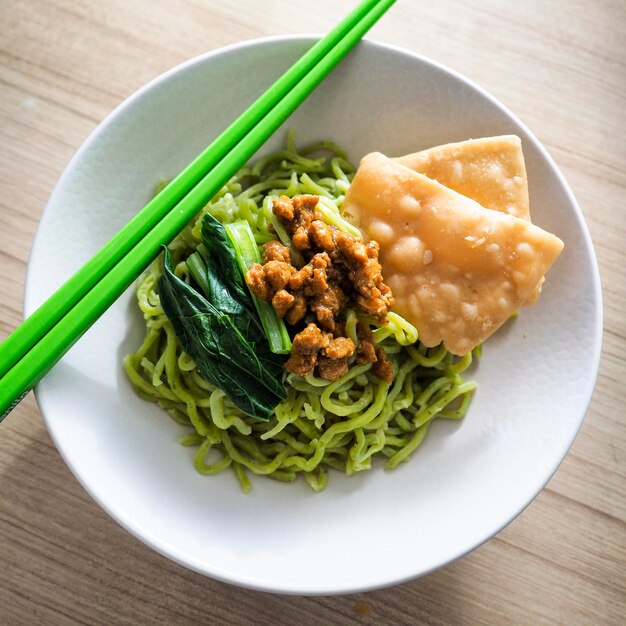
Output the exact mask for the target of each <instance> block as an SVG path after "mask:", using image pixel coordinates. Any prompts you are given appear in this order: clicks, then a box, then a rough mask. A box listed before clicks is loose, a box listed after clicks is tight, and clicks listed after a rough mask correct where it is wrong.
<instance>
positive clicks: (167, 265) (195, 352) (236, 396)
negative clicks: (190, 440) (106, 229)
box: [158, 249, 287, 421]
mask: <svg viewBox="0 0 626 626" xmlns="http://www.w3.org/2000/svg"><path fill="white" fill-rule="evenodd" d="M201 260H202V259H201V257H200V261H201ZM196 261H198V259H196ZM163 266H164V272H163V275H162V276H161V277H160V278H159V283H158V287H159V296H160V299H161V305H162V307H163V311H164V312H165V314H166V315H167V318H168V319H169V321H170V323H171V324H172V327H173V328H174V332H175V333H176V336H177V338H178V340H179V341H180V344H181V346H182V347H183V349H184V350H185V352H187V354H189V355H190V356H191V357H192V358H193V360H194V361H195V363H196V365H197V367H198V369H199V370H200V371H201V372H202V374H203V375H204V376H205V378H206V379H207V380H208V381H209V382H210V383H212V384H214V385H216V386H217V387H219V388H220V389H222V390H223V391H224V392H225V393H226V394H227V395H228V397H229V398H230V399H231V400H232V402H233V403H234V404H235V405H236V406H238V407H239V408H240V409H241V410H242V411H243V412H244V413H246V414H247V415H251V416H253V417H256V418H258V419H261V420H265V421H267V420H268V419H269V418H270V415H271V414H272V411H273V410H274V408H275V407H276V405H278V404H279V403H280V402H281V401H282V400H284V399H285V398H286V397H287V393H286V391H285V388H284V387H283V385H282V384H281V382H280V373H281V372H282V361H283V359H282V358H281V357H279V356H277V355H275V354H272V352H270V350H269V346H268V344H267V340H266V339H265V337H264V335H263V333H262V331H261V329H260V328H259V324H258V321H257V320H256V318H255V316H251V315H250V314H249V313H248V311H247V310H246V308H245V307H244V306H243V305H242V304H241V302H238V300H236V299H235V298H233V296H232V294H231V292H230V290H229V287H230V285H226V284H225V283H224V282H222V281H221V278H220V276H219V275H218V273H217V272H216V271H215V270H214V268H211V267H207V279H208V283H209V292H210V293H209V294H207V296H208V297H209V298H211V299H212V301H209V300H207V299H206V298H204V297H203V296H202V295H201V294H200V293H198V292H197V291H196V290H195V289H194V288H193V287H191V286H190V285H188V284H187V283H185V282H184V281H182V280H181V279H180V278H178V277H177V276H176V275H175V274H174V273H173V271H172V269H171V261H170V255H169V251H168V250H167V249H165V250H164V260H163ZM199 269H200V270H201V267H199V265H198V264H196V271H197V270H199ZM211 283H213V284H212V285H211Z"/></svg>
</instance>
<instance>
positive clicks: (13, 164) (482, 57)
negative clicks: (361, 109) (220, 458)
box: [0, 0, 626, 625]
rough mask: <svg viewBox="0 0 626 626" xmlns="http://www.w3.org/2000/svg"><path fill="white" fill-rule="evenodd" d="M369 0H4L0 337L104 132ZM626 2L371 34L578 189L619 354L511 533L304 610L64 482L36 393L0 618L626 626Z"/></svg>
mask: <svg viewBox="0 0 626 626" xmlns="http://www.w3.org/2000/svg"><path fill="white" fill-rule="evenodd" d="M355 4H356V2H355V1H354V0H351V1H350V2H342V3H337V2H334V1H333V0H320V1H319V2H316V3H315V4H314V5H313V4H312V3H310V2H306V1H305V0H291V1H289V2H288V1H287V0H273V1H270V0H268V1H266V2H253V1H252V0H245V1H241V2H237V3H227V2H223V1H221V0H174V1H167V0H156V1H155V2H150V1H148V0H135V1H134V2H127V1H126V0H111V1H110V2H107V3H98V2H95V1H93V0H49V1H48V0H23V1H22V2H4V3H0V20H1V23H2V28H0V164H1V167H0V266H1V267H2V272H0V339H2V338H3V337H5V336H6V335H7V334H8V333H9V332H10V330H11V329H12V328H14V327H15V326H16V325H17V324H18V323H19V321H20V319H21V311H22V293H23V284H24V276H25V271H26V263H27V259H28V253H29V251H30V246H31V242H32V238H33V236H34V232H35V229H36V226H37V223H38V220H39V218H40V216H41V212H42V211H43V208H44V206H45V204H46V202H47V199H48V198H49V196H50V193H51V192H52V189H53V188H54V184H55V182H56V180H57V179H58V177H59V176H60V174H61V172H62V171H63V169H64V168H65V166H66V165H67V162H68V161H69V159H70V158H71V156H72V154H73V153H74V152H75V151H76V150H77V149H78V147H79V146H80V145H81V143H82V142H83V141H84V140H85V139H86V137H87V136H88V135H89V133H90V132H91V130H92V129H93V128H94V127H95V126H96V125H97V123H98V122H99V121H101V120H102V119H103V118H104V117H105V116H106V115H107V114H108V113H109V112H110V111H111V110H112V109H113V108H114V107H115V106H116V105H117V104H119V102H121V101H122V100H123V99H124V98H126V97H128V96H129V95H131V94H132V93H133V92H134V91H135V90H136V89H137V88H139V87H140V86H141V85H143V84H144V83H146V82H147V81H149V80H151V79H152V78H154V77H155V76H157V75H158V74H160V73H161V72H163V71H165V70H167V69H169V68H170V67H172V66H173V65H175V64H177V63H180V62H182V61H184V60H186V59H188V58H190V57H192V56H195V55H197V54H201V53H203V52H205V51H207V50H210V49H214V48H217V47H219V46H222V45H227V44H230V43H234V42H236V41H240V40H242V39H250V38H253V37H260V36H265V35H275V34H281V33H299V32H325V31H327V30H328V29H329V28H331V27H332V26H333V25H334V24H335V23H336V21H337V20H338V19H339V18H340V17H341V16H342V15H344V14H345V12H347V11H348V10H349V8H350V7H352V6H354V5H355ZM625 22H626V5H625V4H624V3H623V2H621V1H619V0H598V1H592V0H574V1H573V2H569V3H567V4H564V3H561V2H559V1H558V0H549V1H548V2H540V1H539V0H530V1H529V2H523V3H510V2H508V1H507V0H486V1H485V2H481V3H458V2H455V1H453V0H443V1H441V2H437V3H434V2H433V3H421V2H420V3H418V2H399V3H397V4H396V6H395V7H394V8H393V9H392V11H391V12H390V13H389V14H388V15H387V16H386V17H385V19H384V20H383V21H382V22H381V23H380V24H378V25H376V27H375V28H374V29H373V31H372V33H371V37H372V38H375V39H379V40H382V41H386V42H389V43H394V44H397V45H400V46H403V47H405V48H408V49H410V50H414V51H415V52H419V53H422V54H426V55H428V56H431V57H433V58H435V59H437V60H438V61H440V62H442V63H444V64H447V65H449V66H450V67H453V68H454V69H456V70H458V71H460V72H461V73H463V74H465V75H467V76H468V77H470V78H472V79H474V80H475V81H477V82H478V83H480V84H481V85H482V86H484V87H485V88H486V89H488V90H489V91H491V92H492V93H493V94H494V95H495V96H496V97H498V98H500V99H501V100H502V101H503V102H504V103H505V104H506V105H507V106H509V107H510V108H511V109H512V110H513V111H514V112H515V113H516V114H518V115H519V116H520V117H521V118H522V119H523V120H524V121H525V122H526V123H527V124H528V126H529V127H530V128H531V129H533V131H534V132H535V133H536V134H537V136H538V137H539V139H540V140H541V141H543V142H544V143H545V145H546V147H547V148H548V150H549V151H550V152H551V154H552V156H553V157H554V158H555V160H556V161H557V163H558V164H559V166H560V167H561V169H562V171H563V173H564V174H565V176H566V178H567V179H568V181H569V183H570V185H571V186H572V189H573V191H574V193H575V194H576V197H577V199H578V201H579V203H580V205H581V207H582V210H583V213H584V214H585V217H586V219H587V222H588V225H589V228H590V231H591V235H592V238H593V241H594V243H595V247H596V252H597V255H598V260H599V263H600V269H601V277H602V285H603V293H604V305H605V337H604V346H603V358H602V364H601V368H600V374H599V378H598V384H597V387H596V390H595V393H594V397H593V400H592V403H591V407H590V410H589V413H588V415H587V418H586V420H585V423H584V424H583V427H582V429H581V432H580V434H579V436H578V438H577V440H576V442H575V443H574V446H573V448H572V450H571V452H570V454H569V455H568V457H567V458H566V460H565V461H564V463H563V464H562V466H561V468H560V469H559V471H558V472H557V474H556V475H555V477H554V478H553V479H552V481H551V482H550V483H549V485H548V487H547V488H546V489H545V490H544V491H543V492H542V493H541V494H540V496H539V497H538V498H537V499H536V500H535V501H534V502H533V504H532V505H531V506H530V507H529V508H528V509H527V510H526V511H525V512H524V513H523V514H522V515H521V516H520V517H519V518H518V519H517V520H516V521H515V522H513V523H512V524H511V525H510V526H509V527H507V528H506V529H505V530H504V531H502V532H501V533H500V534H499V535H498V537H496V538H495V539H493V540H492V541H490V542H488V543H487V544H485V545H484V546H482V547H481V548H479V549H478V550H476V551H474V552H473V553H472V554H471V555H469V556H467V557H465V558H464V559H462V560H460V561H458V562H456V563H454V564H452V565H450V566H448V567H446V568H444V569H442V570H440V571H437V572H435V573H433V574H431V575H429V576H426V577H424V578H422V579H420V580H416V581H412V582H408V583H405V584H403V585H399V586H396V587H394V588H391V589H385V590H379V591H374V592H370V593H367V594H356V595H350V596H344V597H323V598H291V597H280V596H273V595H269V594H261V593H256V592H252V591H247V590H240V589H235V588H233V587H230V586H228V585H225V584H222V583H218V582H216V581H213V580H210V579H207V578H204V577H202V576H199V575H196V574H194V573H192V572H189V571H187V570H185V569H184V568H182V567H180V566H178V565H175V564H174V563H171V562H169V561H167V560H166V559H164V558H163V557H161V556H159V555H157V554H156V553H154V552H152V551H151V550H149V549H148V548H147V547H145V546H143V545H142V544H141V543H139V542H138V541H137V540H135V539H134V538H133V537H131V536H130V535H128V534H127V533H126V532H125V531H123V530H122V529H121V528H120V527H119V526H117V525H116V524H115V523H114V522H113V521H112V520H111V519H109V518H108V517H107V516H106V514H105V513H104V512H103V511H101V510H100V508H99V507H98V506H97V505H96V504H95V503H93V502H92V501H91V499H90V498H89V496H88V495H87V494H86V493H85V492H84V491H83V490H82V488H81V487H80V486H79V485H78V483H77V482H76V480H75V479H74V478H73V477H72V475H71V474H70V472H69V471H68V469H67V468H66V467H65V465H64V463H63V461H62V459H61V458H60V456H59V455H58V453H57V452H56V449H55V447H54V445H53V443H52V441H51V440H50V438H49V436H48V434H47V433H46V430H45V427H44V426H43V424H42V420H41V416H40V414H39V412H38V409H37V406H36V403H35V401H34V398H33V397H32V394H31V396H29V397H28V398H27V399H26V400H24V401H23V402H22V404H21V405H20V406H19V407H18V408H17V409H16V410H15V411H14V412H13V413H12V414H11V415H10V416H9V417H8V418H7V419H6V421H5V422H4V423H3V424H2V426H1V427H0V623H6V624H24V623H29V624H67V623H84V624H111V623H115V624H139V623H155V624H158V623H163V624H171V623H176V624H201V623H206V624H242V623H245V624H293V623H302V624H321V623H336V624H416V623H424V624H478V623H480V624H503V623H509V624H529V623H532V624H568V625H569V624H615V625H617V624H623V623H626V607H625V597H626V480H625V478H626V402H625V399H626V391H625V390H624V386H623V385H624V380H625V379H626V376H625V374H626V359H625V357H624V354H625V353H626V314H625V313H624V311H625V310H626V281H625V280H624V277H623V276H624V267H625V266H626V254H625V252H624V251H625V248H626V246H625V245H624V242H625V241H626V203H625V202H624V200H623V199H624V197H625V196H626V142H624V139H623V131H624V126H625V124H624V123H625V121H626V114H625V113H624V110H625V107H624V85H626V47H625V46H624V44H623V41H622V40H623V25H624V23H625Z"/></svg>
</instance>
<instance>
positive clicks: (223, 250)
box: [201, 213, 254, 312]
mask: <svg viewBox="0 0 626 626" xmlns="http://www.w3.org/2000/svg"><path fill="white" fill-rule="evenodd" d="M201 236H202V243H203V244H204V247H205V248H206V249H207V250H208V253H209V254H210V256H211V258H212V259H213V261H214V262H215V266H216V269H217V271H218V273H219V276H220V277H221V279H222V282H223V283H224V284H225V285H228V289H229V290H230V292H231V294H232V295H233V297H234V298H235V299H237V300H239V302H241V303H242V304H243V305H244V306H246V308H248V309H249V310H250V311H251V312H253V311H254V305H253V303H252V296H251V294H250V291H249V290H248V286H247V285H246V282H245V280H244V278H243V276H244V274H245V273H246V271H247V269H248V268H246V269H245V270H243V273H242V271H241V267H240V265H239V261H238V259H237V253H236V251H235V248H234V247H233V244H232V241H231V239H230V237H229V236H228V233H227V232H226V229H225V228H224V226H223V225H222V224H221V222H219V221H218V220H217V219H215V218H214V217H213V216H212V215H211V214H210V213H207V214H206V215H205V216H204V217H203V218H202V229H201Z"/></svg>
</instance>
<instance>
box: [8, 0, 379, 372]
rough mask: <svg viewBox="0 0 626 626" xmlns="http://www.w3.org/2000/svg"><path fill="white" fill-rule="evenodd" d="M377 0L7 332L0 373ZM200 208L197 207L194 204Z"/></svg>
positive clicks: (368, 0)
mask: <svg viewBox="0 0 626 626" xmlns="http://www.w3.org/2000/svg"><path fill="white" fill-rule="evenodd" d="M380 4H381V3H380V2H379V0H365V1H364V2H362V3H361V4H359V5H358V6H357V7H356V8H355V9H354V10H353V11H352V12H351V13H350V14H349V15H348V16H347V17H346V18H345V19H344V20H343V21H341V22H340V23H339V24H338V25H337V26H336V27H335V28H334V29H333V30H331V31H330V32H329V33H328V35H326V37H324V38H323V39H321V40H320V41H318V42H317V43H316V44H315V45H314V46H313V47H312V48H311V49H310V50H309V51H308V52H307V53H306V54H305V55H304V56H302V57H301V58H300V59H299V60H298V61H297V62H296V63H295V64H294V65H293V66H292V67H291V68H289V70H287V72H285V74H283V75H282V76H281V77H280V78H279V79H278V80H277V81H276V82H275V83H274V84H273V85H272V86H271V87H270V88H269V89H268V90H267V91H266V92H265V93H264V94H263V95H262V96H261V97H260V98H259V99H258V100H256V102H254V103H253V104H252V105H251V106H250V107H249V108H248V109H247V110H246V111H244V113H242V115H241V116H239V118H237V120H235V121H234V122H233V123H232V124H231V125H230V126H229V127H228V128H227V129H226V130H225V131H224V132H223V133H222V134H221V135H220V136H219V137H218V138H217V139H215V141H213V142H212V143H211V144H210V145H209V146H208V147H207V148H206V149H205V150H204V151H203V152H202V153H201V154H200V155H199V156H198V157H197V158H196V159H195V160H194V161H192V163H190V164H189V165H188V166H187V167H186V168H185V169H184V170H183V171H182V172H181V173H180V174H179V175H178V176H177V177H176V178H175V179H174V180H173V181H172V182H171V183H170V184H169V185H167V186H166V187H165V188H164V189H163V190H162V191H161V192H160V193H159V194H158V195H157V196H155V197H154V198H153V199H152V200H151V201H150V202H149V203H148V204H147V205H146V206H145V207H144V208H143V209H142V210H141V211H140V212H139V213H138V214H137V215H136V216H135V217H134V218H133V219H132V220H131V221H130V222H128V224H127V225H126V226H125V227H124V228H122V230H120V231H119V232H118V233H117V234H116V235H115V236H114V237H113V238H112V239H111V240H110V241H109V242H108V243H107V244H106V245H105V246H104V247H103V248H102V249H101V250H100V251H99V252H98V253H96V255H95V256H93V257H92V258H91V259H90V260H89V261H87V263H85V265H83V266H82V267H81V268H80V269H79V270H78V271H77V272H76V273H75V274H74V275H73V276H72V277H71V278H70V279H69V280H68V281H67V282H66V283H65V284H64V285H63V286H62V287H60V288H59V289H58V291H56V292H55V293H54V294H53V295H52V296H51V297H50V298H49V299H48V300H47V301H46V302H45V303H44V304H42V305H41V306H40V307H39V308H38V309H37V310H36V311H35V312H34V313H33V314H32V315H30V316H29V317H28V319H27V320H25V321H24V323H23V324H21V325H20V326H19V327H18V328H17V329H16V330H15V331H14V332H13V333H11V334H10V335H9V336H8V337H7V338H6V339H5V340H4V341H3V342H2V343H1V344H0V378H1V377H2V376H3V375H4V374H5V373H6V372H7V371H8V370H9V369H11V367H13V366H14V365H15V364H16V363H17V362H18V361H19V359H21V358H22V357H23V356H24V355H25V354H26V353H27V352H28V351H29V350H30V349H31V348H32V347H33V346H34V345H35V344H36V343H37V341H39V340H40V339H41V338H42V337H43V336H44V335H45V334H46V333H47V332H48V331H49V330H50V329H51V328H52V327H53V326H54V325H55V324H56V323H57V322H58V321H59V320H60V319H61V318H62V317H63V316H64V315H65V314H66V313H67V312H68V311H69V310H70V309H71V308H72V307H73V306H74V305H75V304H76V303H77V302H79V301H80V300H81V298H83V297H84V296H85V294H86V293H87V292H88V291H89V290H90V289H91V288H92V287H93V285H95V284H96V283H97V282H98V281H99V280H100V279H101V278H102V277H103V276H104V275H105V274H106V273H107V272H108V271H109V270H111V268H113V267H114V266H115V265H116V264H117V263H118V262H119V261H120V260H121V259H122V258H123V257H124V256H125V255H126V254H127V253H128V252H129V251H130V250H131V249H132V247H133V245H134V244H135V242H136V241H138V240H139V239H140V238H141V237H144V236H145V235H146V234H147V233H148V232H149V231H150V230H151V229H152V228H153V227H154V226H155V225H156V224H157V223H158V222H159V221H160V220H161V219H162V218H163V217H164V215H166V214H167V213H168V212H169V211H170V210H171V208H172V207H173V206H174V205H175V204H177V203H178V202H179V201H180V200H182V198H184V197H185V195H187V193H188V192H189V191H191V189H193V187H195V186H196V185H197V184H198V182H200V180H201V179H202V178H203V177H204V175H205V174H206V173H207V172H209V171H210V170H211V168H213V167H214V166H215V165H216V164H217V163H219V161H220V160H221V159H222V158H224V156H226V154H228V152H229V151H230V150H231V148H232V147H233V146H234V145H235V144H236V143H237V142H239V141H240V140H241V139H242V138H243V137H244V136H245V135H246V134H247V133H248V132H249V131H250V129H252V128H254V126H256V124H258V123H259V121H260V120H262V119H263V117H264V116H265V115H266V114H267V113H268V112H269V111H271V109H272V108H273V107H274V106H275V105H276V104H277V103H278V102H279V101H280V100H281V98H282V97H283V95H284V94H285V93H286V92H287V91H289V90H290V89H292V88H293V87H294V86H295V85H296V84H297V83H298V81H299V80H301V79H302V77H303V76H304V75H306V73H307V72H308V71H310V70H311V69H312V68H313V67H314V66H315V65H316V63H317V62H318V61H319V60H320V59H321V58H323V57H324V55H326V53H327V52H329V51H330V50H332V48H333V47H334V46H335V45H336V44H337V43H338V42H339V41H341V40H342V39H343V37H345V35H346V33H348V32H349V31H350V30H351V29H352V28H353V27H354V25H355V24H357V23H359V22H360V21H361V20H362V19H363V17H364V16H366V15H367V14H368V13H369V12H370V11H371V10H372V9H373V8H374V7H376V6H377V5H380ZM200 208H201V207H198V210H199V209H200Z"/></svg>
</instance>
